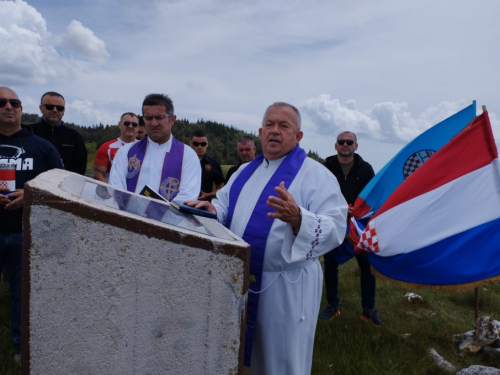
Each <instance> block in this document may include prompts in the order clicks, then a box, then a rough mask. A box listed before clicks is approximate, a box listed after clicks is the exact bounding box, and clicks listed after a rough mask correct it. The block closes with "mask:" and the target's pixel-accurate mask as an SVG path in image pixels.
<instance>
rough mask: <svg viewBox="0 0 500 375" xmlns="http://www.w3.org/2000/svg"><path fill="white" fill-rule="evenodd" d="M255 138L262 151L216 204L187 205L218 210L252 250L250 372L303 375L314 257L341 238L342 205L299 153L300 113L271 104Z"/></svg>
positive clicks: (316, 272)
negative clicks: (259, 141)
mask: <svg viewBox="0 0 500 375" xmlns="http://www.w3.org/2000/svg"><path fill="white" fill-rule="evenodd" d="M259 136H260V139H261V143H262V151H263V154H262V155H259V156H258V157H256V158H255V159H254V160H253V161H251V162H250V163H247V164H244V165H242V166H241V167H240V168H239V169H238V170H237V171H236V172H235V174H234V175H233V177H232V178H231V180H230V181H229V183H228V184H227V185H226V186H224V187H223V188H222V189H221V190H219V191H218V192H217V199H216V200H214V201H213V202H212V203H213V204H212V203H209V202H204V201H196V202H187V204H188V205H190V206H194V207H198V208H202V207H203V208H206V209H208V210H210V211H211V212H214V213H216V214H217V217H218V220H219V222H221V223H222V224H224V225H225V226H226V227H227V228H229V229H230V230H231V231H232V232H233V233H235V234H236V235H238V236H240V237H242V238H243V239H244V240H245V241H246V242H248V243H249V244H250V246H251V255H250V257H251V258H250V274H251V275H252V276H253V280H252V282H251V284H250V288H249V289H250V290H249V297H248V303H247V317H246V326H247V331H246V342H245V366H249V365H250V374H251V375H307V374H310V372H311V366H312V353H313V344H314V334H315V330H316V323H317V320H318V319H317V316H318V313H319V307H320V302H321V292H322V280H323V273H322V270H321V265H320V263H319V261H318V257H319V256H320V255H322V254H324V253H326V252H327V251H329V250H330V249H331V248H333V247H335V246H337V245H339V244H340V243H341V242H342V240H343V239H344V234H345V230H346V216H347V204H346V202H345V199H344V198H343V197H342V194H341V193H340V189H339V188H338V183H337V180H336V179H335V178H334V176H332V174H331V173H330V172H328V170H326V169H325V168H323V166H322V165H321V164H319V163H318V162H316V161H314V160H312V159H310V158H308V157H307V156H306V153H305V151H304V150H303V149H302V148H300V146H299V142H300V140H301V139H302V136H303V133H302V131H301V130H300V113H299V111H298V110H297V108H295V107H293V106H292V105H290V104H287V103H274V104H272V105H271V106H270V107H269V108H268V109H267V110H266V112H265V114H264V119H263V121H262V127H261V128H260V129H259ZM312 181H314V183H312ZM332 187H333V188H332Z"/></svg>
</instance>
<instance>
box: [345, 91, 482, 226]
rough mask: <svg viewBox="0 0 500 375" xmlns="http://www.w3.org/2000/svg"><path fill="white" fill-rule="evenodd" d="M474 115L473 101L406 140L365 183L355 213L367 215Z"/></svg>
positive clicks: (375, 209) (474, 106) (355, 214)
mask: <svg viewBox="0 0 500 375" xmlns="http://www.w3.org/2000/svg"><path fill="white" fill-rule="evenodd" d="M475 116H476V102H475V101H473V102H472V104H471V105H470V106H468V107H466V108H464V109H462V110H461V111H460V112H457V113H456V114H454V115H453V116H451V117H448V118H447V119H445V120H443V121H441V122H440V123H438V124H436V125H434V126H433V127H432V128H429V129H428V130H426V131H425V132H424V133H422V134H420V135H419V136H418V137H416V138H415V139H414V140H413V141H411V142H410V143H408V144H407V145H406V146H405V147H404V148H403V149H402V150H401V151H399V152H398V153H397V154H396V156H394V157H393V158H392V159H391V160H390V161H389V162H388V163H387V164H386V165H385V166H384V168H382V169H381V170H380V171H379V172H378V173H377V174H376V175H375V177H373V178H372V180H371V181H370V182H369V183H368V185H366V186H365V188H364V189H363V191H362V192H361V193H360V194H359V196H358V198H357V199H356V202H355V203H354V212H353V214H354V217H355V218H357V219H361V218H369V217H370V216H372V215H373V214H374V213H375V212H377V211H378V209H379V208H380V206H381V205H382V204H383V203H384V202H385V201H386V199H387V198H389V195H391V194H392V192H393V191H394V190H395V189H396V188H397V187H398V186H399V185H400V184H401V183H402V182H403V181H404V180H405V179H406V178H408V177H409V176H410V175H411V174H412V173H413V172H414V171H415V170H416V169H417V168H418V167H419V166H421V165H422V164H423V163H424V162H425V161H427V160H428V159H429V158H430V157H431V156H432V155H433V154H434V153H435V152H436V151H437V150H439V149H440V148H441V147H443V146H444V145H445V144H446V143H447V142H448V141H449V140H450V139H451V137H453V136H454V135H455V134H457V133H458V132H459V131H460V130H462V129H463V128H464V126H465V125H467V124H468V123H469V122H470V121H471V120H472V119H473V118H474V117H475Z"/></svg>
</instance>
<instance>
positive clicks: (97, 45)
mask: <svg viewBox="0 0 500 375" xmlns="http://www.w3.org/2000/svg"><path fill="white" fill-rule="evenodd" d="M61 43H62V45H64V46H66V47H69V48H71V49H73V50H74V51H76V52H77V53H79V54H80V55H81V56H83V57H86V58H89V59H91V60H93V61H95V62H100V63H103V62H106V61H107V60H108V58H109V57H110V55H109V53H108V51H107V50H106V43H104V41H102V40H101V39H99V38H98V37H97V36H96V35H95V34H94V32H93V31H92V30H91V29H89V28H87V27H85V26H83V25H82V23H81V22H79V21H76V20H73V21H71V23H70V24H69V25H68V27H67V33H66V34H65V35H64V36H63V37H62V41H61Z"/></svg>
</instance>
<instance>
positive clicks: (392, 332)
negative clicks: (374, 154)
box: [0, 261, 500, 375]
mask: <svg viewBox="0 0 500 375" xmlns="http://www.w3.org/2000/svg"><path fill="white" fill-rule="evenodd" d="M339 270H340V294H341V295H340V297H341V306H340V309H341V315H340V316H339V317H337V318H335V319H334V320H333V321H331V322H325V321H322V320H320V321H319V322H318V328H317V331H316V341H315V349H314V359H313V370H312V374H314V375H333V374H335V375H364V374H367V375H372V374H376V375H445V374H447V373H446V372H445V371H444V370H442V369H440V368H439V367H437V366H436V365H435V363H434V362H433V361H432V360H431V359H430V358H429V357H428V356H427V350H428V349H429V348H434V349H436V350H437V352H438V353H439V354H440V355H442V356H443V357H444V358H445V359H446V360H448V361H449V362H451V363H452V364H454V365H455V366H456V367H457V371H458V370H460V369H462V368H465V367H468V366H471V365H473V364H478V365H485V366H492V367H500V361H499V360H497V359H493V358H491V357H489V356H487V355H485V354H482V353H479V354H476V355H473V356H468V357H464V358H462V357H460V356H459V352H458V343H454V342H453V340H452V336H453V335H454V334H457V333H463V332H466V331H468V330H471V329H472V328H473V322H474V291H473V290H470V291H465V292H452V291H446V290H436V289H432V288H422V289H408V288H405V287H402V286H400V285H399V284H395V283H391V282H388V281H385V280H380V279H378V280H377V308H378V310H379V312H380V315H381V318H382V319H383V320H384V321H385V323H386V326H385V327H382V328H376V327H375V326H373V325H372V324H371V323H366V322H364V321H362V320H361V319H360V315H361V307H360V291H359V272H358V267H357V263H356V262H355V261H350V262H348V263H347V264H345V265H343V266H341V267H340V269H339ZM1 289H2V288H0V290H1ZM409 291H412V292H414V293H417V294H419V295H421V296H422V297H423V301H420V302H418V301H417V302H408V300H407V299H406V298H404V295H405V294H406V293H407V292H409ZM9 303H10V299H9V298H8V295H7V294H6V293H5V292H3V291H2V292H0V322H1V323H0V375H10V374H18V373H19V366H18V365H17V364H16V363H14V361H13V360H12V356H13V352H12V345H11V337H10V318H9V311H10V308H9V306H10V305H9ZM325 303H326V302H325V301H324V300H323V304H322V307H324V306H325ZM497 311H500V287H499V286H497V285H494V284H486V285H485V286H484V287H482V288H480V315H481V316H483V315H489V316H491V317H492V318H495V319H496V318H498V316H495V312H497ZM406 333H409V334H410V337H409V338H406V339H405V338H403V336H402V335H403V334H406Z"/></svg>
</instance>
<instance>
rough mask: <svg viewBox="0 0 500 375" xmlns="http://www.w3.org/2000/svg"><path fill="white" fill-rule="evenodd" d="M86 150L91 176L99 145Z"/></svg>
mask: <svg viewBox="0 0 500 375" xmlns="http://www.w3.org/2000/svg"><path fill="white" fill-rule="evenodd" d="M85 148H86V149H87V169H86V171H85V174H86V175H90V176H91V175H92V164H93V163H94V156H95V153H96V152H97V145H96V143H95V142H87V143H85ZM0 375H2V374H0Z"/></svg>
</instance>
